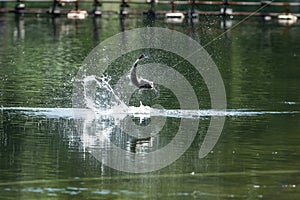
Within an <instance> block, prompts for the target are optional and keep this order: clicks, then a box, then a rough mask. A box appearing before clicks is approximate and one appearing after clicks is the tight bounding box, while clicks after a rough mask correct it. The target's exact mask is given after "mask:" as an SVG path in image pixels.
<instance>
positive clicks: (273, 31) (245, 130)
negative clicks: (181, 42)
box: [0, 15, 300, 199]
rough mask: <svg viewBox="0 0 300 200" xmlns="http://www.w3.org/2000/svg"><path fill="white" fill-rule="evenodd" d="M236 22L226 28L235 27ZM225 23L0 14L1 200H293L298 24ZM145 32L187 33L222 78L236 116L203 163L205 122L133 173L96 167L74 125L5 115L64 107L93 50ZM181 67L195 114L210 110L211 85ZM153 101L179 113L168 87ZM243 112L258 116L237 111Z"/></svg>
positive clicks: (169, 125)
mask: <svg viewBox="0 0 300 200" xmlns="http://www.w3.org/2000/svg"><path fill="white" fill-rule="evenodd" d="M239 21H240V20H239V19H235V20H233V26H235V25H237V24H238V23H239ZM221 23H222V19H220V18H217V17H213V18H210V17H203V18H200V22H199V23H194V24H190V23H182V24H167V23H164V21H163V20H158V21H156V22H149V21H147V20H146V18H144V17H143V16H131V17H129V18H126V19H125V20H124V21H120V20H119V18H118V17H117V16H104V17H103V18H101V19H93V18H91V17H90V18H88V19H86V20H84V21H73V20H67V19H65V17H64V16H62V17H60V18H54V19H52V18H48V17H41V18H36V17H32V16H25V17H15V16H14V15H2V16H0V35H1V39H0V105H1V107H3V108H2V109H1V110H0V112H1V114H0V161H1V162H0V199H298V198H299V197H300V190H299V188H300V185H299V183H300V177H299V174H300V173H299V172H300V171H299V170H300V169H299V167H300V166H299V165H300V160H299V158H300V153H299V152H300V146H299V139H300V135H299V130H300V124H299V120H300V114H299V113H297V112H299V111H300V87H299V85H300V68H299V63H300V42H299V41H300V29H299V24H294V25H291V26H285V25H280V24H278V23H277V21H276V20H274V21H272V22H268V23H263V22H260V20H259V19H257V18H253V19H250V20H248V21H246V22H243V23H241V24H238V25H237V26H236V27H235V28H234V29H232V30H231V29H230V28H228V29H224V28H222V27H221V26H220V24H221ZM145 26H157V27H163V28H168V29H171V30H176V31H179V32H182V33H184V34H187V35H189V36H190V37H192V38H193V39H195V40H196V41H198V42H199V43H200V44H201V45H202V46H204V47H205V49H206V51H207V52H208V53H209V54H210V55H211V57H212V59H213V61H214V62H215V63H216V65H217V67H218V69H219V71H220V74H221V76H222V78H223V81H224V85H225V89H226V96H227V107H228V109H230V110H234V111H236V114H233V115H230V116H227V117H226V121H225V125H224V128H223V131H222V134H221V137H220V138H219V140H218V142H217V144H216V145H215V146H214V148H213V150H212V151H211V152H210V153H209V154H208V155H207V156H206V157H204V158H202V159H199V157H198V151H199V147H200V146H201V143H202V142H203V138H204V136H205V133H206V131H207V127H208V125H209V122H210V117H207V116H206V117H200V118H199V129H198V132H197V135H196V137H195V139H194V141H193V143H192V145H191V146H190V148H189V149H188V150H187V151H186V152H185V153H184V154H183V155H182V156H181V157H180V158H179V159H178V160H176V161H175V162H173V163H172V164H170V165H168V166H167V167H165V168H163V169H160V170H158V171H154V172H148V173H142V174H131V173H126V172H122V171H117V170H114V169H112V168H110V167H107V166H105V165H103V163H102V162H101V160H97V159H96V158H95V157H94V156H93V155H92V154H90V153H89V152H88V151H87V150H86V149H85V147H84V146H83V145H82V141H83V138H81V137H82V135H80V134H79V133H78V124H79V123H81V121H80V120H77V119H72V118H69V117H63V116H62V115H61V114H60V113H58V114H57V116H49V115H47V114H46V115H38V114H37V115H35V114H32V112H31V114H28V113H30V112H21V111H19V110H16V109H8V107H23V108H41V107H42V108H71V107H72V87H73V82H74V77H75V76H76V74H77V72H78V70H79V68H80V66H81V64H82V62H83V60H84V59H85V57H86V56H87V55H88V53H89V52H90V51H91V50H92V49H93V48H94V47H96V46H97V45H98V44H99V43H100V42H101V41H103V40H105V39H107V38H109V37H111V36H113V35H115V34H117V33H119V32H120V31H122V30H130V29H133V28H139V27H145ZM146 53H148V54H151V55H155V56H154V57H155V59H154V58H153V56H152V57H151V59H154V60H155V61H164V62H166V63H169V62H170V63H172V62H176V59H175V60H174V59H173V58H166V56H167V55H164V53H163V52H161V53H158V54H155V53H153V52H152V51H150V50H149V51H146ZM135 54H136V53H135V52H133V53H132V54H128V55H127V56H125V57H124V58H121V59H120V60H119V61H117V62H116V65H117V67H116V70H115V71H112V72H111V73H115V74H118V73H119V70H120V71H122V70H129V68H130V63H131V62H132V61H134V60H135V59H136V58H135V57H134V55H135ZM156 56H157V57H158V58H156ZM159 56H161V57H159ZM122 59H123V60H122ZM126 59H127V60H126ZM124 63H128V64H129V66H128V67H127V66H126V65H123V64H124ZM185 65H186V66H188V64H187V63H184V62H183V63H181V65H179V66H177V68H176V70H178V71H179V72H180V73H182V74H184V75H186V76H187V78H188V79H189V80H190V81H191V82H192V86H193V88H194V90H195V91H196V93H197V96H198V98H199V99H201V101H199V105H200V108H204V109H208V108H209V106H210V103H209V100H210V99H209V97H208V91H207V88H205V85H204V83H203V81H202V80H201V77H200V78H199V77H198V78H197V76H196V75H195V73H193V72H194V71H192V73H190V71H188V70H192V69H190V67H187V68H185ZM199 79H200V80H199ZM137 95H138V94H137ZM135 98H139V96H138V97H136V96H133V99H132V102H131V103H132V105H136V104H138V100H137V99H135ZM156 103H159V104H161V105H163V106H164V107H165V108H168V109H175V108H176V109H177V108H178V102H177V100H176V97H175V96H174V95H172V94H171V93H170V92H168V90H167V89H166V88H163V87H160V96H159V98H158V99H156V100H155V101H154V102H148V104H149V105H152V104H156ZM4 108H5V109H4ZM245 110H246V111H252V112H254V111H255V112H257V114H251V115H244V114H243V113H244V111H245ZM179 123H180V118H172V117H168V119H167V121H166V125H165V127H164V129H162V131H161V132H160V134H159V136H156V140H158V139H159V141H160V143H159V145H158V147H161V146H163V145H166V144H167V143H168V141H170V139H172V137H174V134H175V133H176V130H177V129H178V126H179ZM111 134H112V138H113V140H114V142H115V143H116V144H120V145H121V146H122V145H123V146H125V148H126V145H127V146H128V144H127V143H126V141H127V138H124V137H123V136H122V137H121V136H119V135H118V132H117V131H116V132H112V133H111ZM187 134H188V133H187ZM124 143H125V144H124ZM108 150H109V149H108ZM146 150H149V149H146ZM150 150H151V147H150ZM170 153H171V152H170Z"/></svg>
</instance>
